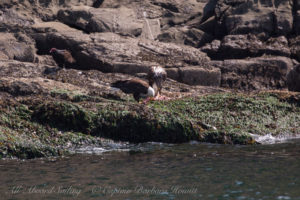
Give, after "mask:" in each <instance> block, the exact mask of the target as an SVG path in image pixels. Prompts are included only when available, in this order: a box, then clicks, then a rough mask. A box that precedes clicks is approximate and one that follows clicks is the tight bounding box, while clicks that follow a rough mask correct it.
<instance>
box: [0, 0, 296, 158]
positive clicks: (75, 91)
mask: <svg viewBox="0 0 300 200" xmlns="http://www.w3.org/2000/svg"><path fill="white" fill-rule="evenodd" d="M299 13H300V3H299V1H297V0H293V1H290V0H274V1H263V0H232V1H226V0H187V1H180V0H172V1H166V0H145V1H133V0H122V1H117V0H68V1H58V0H43V1H41V0H30V1H29V0H2V1H1V2H0V75H1V76H0V110H1V112H0V158H3V157H12V156H14V157H18V158H36V157H47V156H57V155H62V154H66V153H68V152H69V151H70V150H71V149H74V148H75V147H78V146H82V145H100V146H101V145H105V144H104V143H103V140H102V138H109V139H113V140H116V141H126V142H134V143H139V142H149V141H156V142H169V143H182V142H188V141H190V140H196V141H200V142H213V143H223V144H256V143H257V142H256V141H255V140H254V138H253V137H252V135H253V134H255V135H262V136H263V135H266V134H270V133H271V134H272V135H274V136H281V135H282V134H283V135H284V136H285V137H296V136H297V135H299V134H300V127H299V123H298V122H299V121H300V103H299V102H300V67H299V66H300V64H299V62H300V35H299V34H300V14H299ZM53 47H55V48H57V49H67V50H69V51H70V52H71V54H72V56H73V57H74V58H75V60H76V65H74V66H72V68H67V69H59V68H58V67H57V64H56V63H55V61H54V60H53V58H52V57H51V55H50V54H49V50H50V49H51V48H53ZM153 65H162V66H163V67H165V69H166V71H167V74H168V78H167V81H166V83H165V85H164V88H163V90H162V93H163V94H164V95H165V96H167V97H169V98H171V99H172V100H169V101H157V102H150V103H149V104H147V105H143V104H138V103H136V102H135V101H134V99H133V98H132V97H131V96H129V95H125V94H123V93H122V92H120V91H116V90H112V89H111V88H110V84H111V83H112V82H114V81H116V80H120V79H128V78H133V77H138V78H141V79H145V78H146V73H147V71H148V69H149V67H151V66H153Z"/></svg>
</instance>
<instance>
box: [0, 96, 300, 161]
mask: <svg viewBox="0 0 300 200" xmlns="http://www.w3.org/2000/svg"><path fill="white" fill-rule="evenodd" d="M298 96H299V95H298V94H288V93H285V92H264V93H258V94H251V95H249V94H248V95H245V94H234V93H218V94H209V95H203V96H197V97H186V98H181V99H175V100H169V101H154V102H150V103H149V104H147V105H144V104H138V103H136V102H134V101H117V100H108V99H107V100H103V99H102V100H101V101H94V99H95V98H90V97H89V96H88V95H86V97H87V98H85V99H82V100H81V101H76V102H74V101H72V100H70V101H66V100H61V101H54V100H52V99H51V98H49V99H48V101H37V102H40V103H39V104H35V103H33V104H32V105H28V102H29V101H24V102H23V103H26V104H21V103H17V102H15V103H10V104H7V105H6V106H2V107H1V111H2V112H1V114H0V157H11V156H15V157H18V158H35V157H44V156H46V157H48V156H57V155H62V154H65V153H68V150H69V149H70V148H74V147H75V146H78V145H82V144H95V143H96V144H99V145H101V143H99V142H98V139H99V137H104V138H109V139H113V140H118V141H129V142H134V143H139V142H148V141H155V142H166V143H182V142H188V141H191V140H196V141H200V142H211V143H221V144H244V145H245V144H255V143H256V141H255V140H254V139H253V137H252V134H256V135H266V134H272V135H284V136H290V135H291V136H293V135H296V134H299V133H300V126H299V121H300V107H299V102H298V100H297V99H299V98H298ZM29 104H30V103H29Z"/></svg>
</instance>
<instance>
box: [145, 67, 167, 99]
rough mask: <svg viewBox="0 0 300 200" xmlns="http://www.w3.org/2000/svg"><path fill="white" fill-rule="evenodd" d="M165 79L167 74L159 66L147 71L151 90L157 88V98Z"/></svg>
mask: <svg viewBox="0 0 300 200" xmlns="http://www.w3.org/2000/svg"><path fill="white" fill-rule="evenodd" d="M166 79H167V72H166V70H165V69H164V68H162V67H160V66H152V67H151V68H150V69H149V72H148V81H149V85H150V86H151V87H152V88H155V87H157V93H156V95H155V96H157V97H158V96H159V95H160V94H161V89H162V86H163V83H164V82H165V81H166Z"/></svg>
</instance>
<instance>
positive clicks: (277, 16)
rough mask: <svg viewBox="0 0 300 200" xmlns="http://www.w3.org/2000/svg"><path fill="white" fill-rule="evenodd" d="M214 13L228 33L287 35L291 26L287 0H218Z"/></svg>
mask: <svg viewBox="0 0 300 200" xmlns="http://www.w3.org/2000/svg"><path fill="white" fill-rule="evenodd" d="M215 13H216V15H217V17H218V20H219V22H220V23H221V24H223V25H224V27H226V32H227V33H228V34H247V33H254V34H257V33H266V34H268V35H273V34H279V35H288V34H289V33H290V32H291V31H292V28H293V14H292V6H291V3H290V1H289V0H274V1H263V0H258V1H254V0H251V1H246V0H233V1H226V0H219V1H218V3H217V5H216V10H215ZM223 35H224V34H223Z"/></svg>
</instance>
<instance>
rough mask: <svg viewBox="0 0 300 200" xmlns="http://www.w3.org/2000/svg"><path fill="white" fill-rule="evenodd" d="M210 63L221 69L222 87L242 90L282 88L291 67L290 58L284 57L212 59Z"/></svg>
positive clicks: (284, 85)
mask: <svg viewBox="0 0 300 200" xmlns="http://www.w3.org/2000/svg"><path fill="white" fill-rule="evenodd" d="M211 65H212V66H215V67H219V68H220V69H221V73H222V80H221V86H222V87H227V88H235V89H243V90H258V89H280V88H284V87H286V86H287V85H286V76H287V74H288V73H289V72H290V70H291V69H292V68H293V62H292V60H291V59H289V58H285V57H261V58H251V59H247V60H238V59H236V60H225V61H212V62H211Z"/></svg>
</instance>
